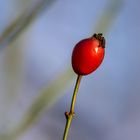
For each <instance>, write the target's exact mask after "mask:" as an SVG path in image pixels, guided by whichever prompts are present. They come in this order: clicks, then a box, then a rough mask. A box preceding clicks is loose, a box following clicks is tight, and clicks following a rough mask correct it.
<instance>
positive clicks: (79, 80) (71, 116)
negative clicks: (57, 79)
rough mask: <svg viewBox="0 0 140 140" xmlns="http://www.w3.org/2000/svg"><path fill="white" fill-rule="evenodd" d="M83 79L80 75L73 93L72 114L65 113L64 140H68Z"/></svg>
mask: <svg viewBox="0 0 140 140" xmlns="http://www.w3.org/2000/svg"><path fill="white" fill-rule="evenodd" d="M81 78H82V75H78V77H77V80H76V84H75V88H74V92H73V96H72V100H71V107H70V112H65V116H66V125H65V129H64V134H63V140H67V137H68V133H69V129H70V126H71V122H72V119H73V117H74V115H75V113H74V107H75V103H76V97H77V93H78V89H79V86H80V82H81Z"/></svg>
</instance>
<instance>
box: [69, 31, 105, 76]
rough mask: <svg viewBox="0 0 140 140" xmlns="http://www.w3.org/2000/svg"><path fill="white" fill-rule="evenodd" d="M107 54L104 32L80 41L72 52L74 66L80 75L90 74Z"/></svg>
mask: <svg viewBox="0 0 140 140" xmlns="http://www.w3.org/2000/svg"><path fill="white" fill-rule="evenodd" d="M104 55H105V39H104V37H102V34H101V33H99V34H94V35H93V36H92V37H90V38H87V39H83V40H81V41H80V42H78V43H77V44H76V45H75V47H74V49H73V52H72V60H71V61H72V67H73V70H74V72H75V73H76V74H78V75H88V74H90V73H92V72H93V71H95V70H96V69H97V68H98V67H99V66H100V64H101V63H102V61H103V59H104Z"/></svg>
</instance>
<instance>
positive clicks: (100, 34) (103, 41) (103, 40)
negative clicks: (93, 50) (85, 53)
mask: <svg viewBox="0 0 140 140" xmlns="http://www.w3.org/2000/svg"><path fill="white" fill-rule="evenodd" d="M102 35H103V34H102V33H98V34H94V35H93V36H92V38H96V39H97V40H99V42H100V46H101V47H103V48H105V38H104V37H103V36H102Z"/></svg>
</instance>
